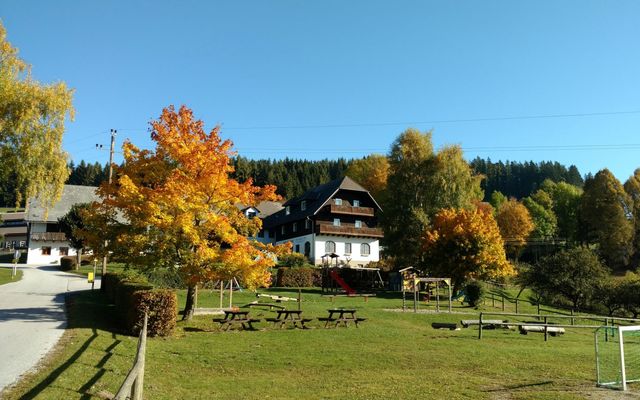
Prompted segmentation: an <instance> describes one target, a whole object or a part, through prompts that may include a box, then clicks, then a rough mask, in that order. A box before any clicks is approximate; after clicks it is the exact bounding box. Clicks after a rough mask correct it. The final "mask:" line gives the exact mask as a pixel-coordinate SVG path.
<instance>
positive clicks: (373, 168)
mask: <svg viewBox="0 0 640 400" xmlns="http://www.w3.org/2000/svg"><path fill="white" fill-rule="evenodd" d="M345 175H347V176H348V177H350V178H352V179H354V180H355V181H356V182H358V183H359V184H361V185H362V186H363V187H364V188H365V189H367V190H368V191H369V192H370V193H371V195H372V196H373V198H375V199H376V200H377V201H378V203H384V199H385V198H386V197H385V192H386V190H387V178H388V177H389V160H388V159H387V157H386V156H384V155H382V154H370V155H368V156H366V157H364V158H362V159H359V160H354V161H352V162H351V164H350V165H349V168H347V171H346V172H345Z"/></svg>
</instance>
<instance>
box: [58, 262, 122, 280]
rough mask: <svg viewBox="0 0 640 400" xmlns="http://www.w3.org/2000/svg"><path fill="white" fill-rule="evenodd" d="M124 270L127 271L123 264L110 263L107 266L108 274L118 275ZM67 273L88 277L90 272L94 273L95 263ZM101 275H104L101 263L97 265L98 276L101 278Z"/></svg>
mask: <svg viewBox="0 0 640 400" xmlns="http://www.w3.org/2000/svg"><path fill="white" fill-rule="evenodd" d="M124 269H125V264H122V263H109V264H107V272H114V273H118V272H122V271H123V270H124ZM67 272H70V273H72V274H77V275H81V276H85V277H86V276H87V275H88V274H89V272H93V263H89V264H86V265H82V266H80V268H78V269H77V270H75V269H74V270H71V271H67ZM101 273H102V263H101V262H99V263H98V264H97V265H96V276H97V277H99V276H100V275H101Z"/></svg>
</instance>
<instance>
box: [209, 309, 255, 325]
mask: <svg viewBox="0 0 640 400" xmlns="http://www.w3.org/2000/svg"><path fill="white" fill-rule="evenodd" d="M213 322H217V323H219V324H220V329H221V330H229V329H230V328H231V327H234V326H235V327H238V328H240V327H241V328H242V329H252V330H253V329H254V327H253V323H254V322H260V319H255V318H249V311H238V310H224V318H214V319H213Z"/></svg>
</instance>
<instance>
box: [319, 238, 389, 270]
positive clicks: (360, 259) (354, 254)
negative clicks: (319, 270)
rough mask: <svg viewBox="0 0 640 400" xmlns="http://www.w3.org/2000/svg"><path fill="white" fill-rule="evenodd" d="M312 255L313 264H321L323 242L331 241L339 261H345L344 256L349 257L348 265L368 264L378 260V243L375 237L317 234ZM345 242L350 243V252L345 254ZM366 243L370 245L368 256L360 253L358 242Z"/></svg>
mask: <svg viewBox="0 0 640 400" xmlns="http://www.w3.org/2000/svg"><path fill="white" fill-rule="evenodd" d="M315 239H316V240H315V246H314V248H315V249H314V254H316V255H317V256H315V257H314V263H315V264H321V263H322V259H321V258H320V257H322V256H323V255H324V254H325V253H326V251H325V243H326V242H327V241H332V242H334V243H335V244H336V251H335V253H336V254H337V255H338V256H340V258H339V259H338V260H339V261H342V262H346V258H347V257H349V258H350V259H351V262H350V265H352V266H356V265H358V264H368V263H370V262H372V261H379V260H380V245H379V241H378V240H377V239H370V238H357V237H344V236H321V235H317V236H316V238H315ZM345 243H351V254H350V255H345V252H344V249H345ZM362 243H366V244H368V245H369V247H370V254H369V255H368V256H362V255H360V244H362Z"/></svg>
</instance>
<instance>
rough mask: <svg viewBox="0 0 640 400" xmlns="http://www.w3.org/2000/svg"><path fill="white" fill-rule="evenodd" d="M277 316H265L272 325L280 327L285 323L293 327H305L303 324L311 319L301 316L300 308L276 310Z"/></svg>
mask: <svg viewBox="0 0 640 400" xmlns="http://www.w3.org/2000/svg"><path fill="white" fill-rule="evenodd" d="M276 313H277V314H278V316H277V317H276V318H267V319H266V320H267V321H269V322H273V326H274V327H276V326H277V327H279V328H282V327H284V326H285V325H287V324H291V325H292V326H293V327H294V328H298V327H300V328H302V329H307V326H306V325H305V324H306V323H307V322H310V321H311V319H305V318H302V311H301V310H277V311H276Z"/></svg>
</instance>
